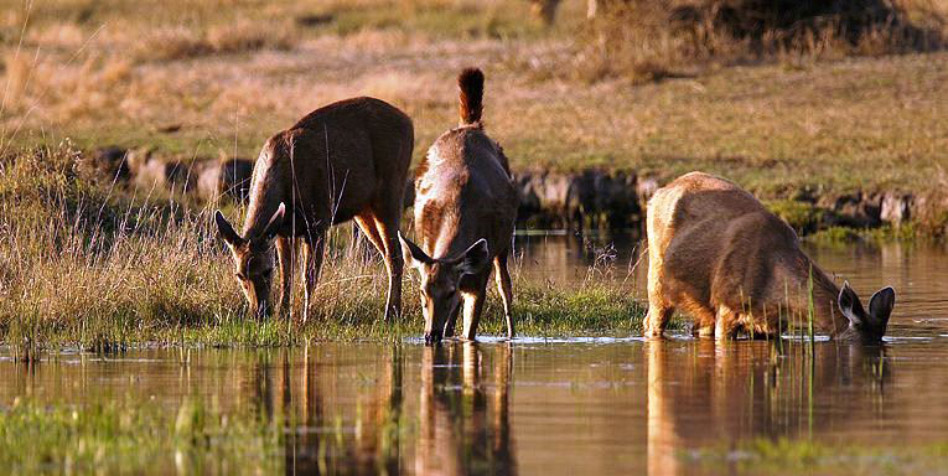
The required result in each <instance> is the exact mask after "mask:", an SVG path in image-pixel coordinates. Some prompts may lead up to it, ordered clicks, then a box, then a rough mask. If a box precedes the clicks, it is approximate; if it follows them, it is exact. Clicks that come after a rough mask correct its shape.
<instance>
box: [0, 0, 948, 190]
mask: <svg viewBox="0 0 948 476" xmlns="http://www.w3.org/2000/svg"><path fill="white" fill-rule="evenodd" d="M918 1H928V0H918ZM159 3H160V4H159ZM190 3H194V5H193V8H190V9H187V12H185V9H184V8H183V4H182V3H181V2H179V1H173V2H158V3H155V4H154V5H152V4H149V5H151V6H153V7H154V11H153V13H152V14H151V15H149V16H146V17H143V16H141V15H133V12H132V11H131V10H130V9H129V8H128V6H127V4H125V3H124V2H112V1H107V2H102V4H99V3H96V4H94V6H93V7H88V8H91V10H89V11H86V10H83V9H84V8H86V6H88V4H86V3H84V2H79V1H78V0H59V1H52V2H43V3H42V5H40V4H37V6H36V7H35V10H34V11H33V12H32V13H31V20H30V22H29V23H28V27H27V28H26V29H25V34H24V36H23V37H24V38H25V40H24V43H23V45H22V47H20V48H19V49H18V47H17V41H16V38H18V36H17V33H16V32H17V31H19V30H18V29H22V22H23V19H24V14H23V12H22V11H20V10H22V9H20V8H14V9H10V10H6V11H5V13H4V15H3V16H2V21H0V25H3V27H2V28H3V31H4V32H5V36H4V37H3V38H4V43H3V46H2V49H3V58H4V65H5V68H4V71H3V73H2V76H0V84H4V85H5V86H4V87H5V88H6V91H7V93H6V95H5V97H6V100H5V103H4V104H5V106H4V110H3V114H2V116H0V130H2V131H3V133H2V134H0V147H7V146H11V145H12V146H22V145H33V144H36V143H38V142H43V143H55V142H57V141H58V140H59V139H61V138H62V137H63V136H69V137H71V138H72V139H73V140H74V141H75V142H76V143H77V144H78V145H79V146H81V147H84V148H93V147H96V146H101V145H106V144H112V143H116V144H119V145H124V146H140V145H149V146H153V147H155V148H157V149H158V150H159V151H164V152H167V153H174V154H181V155H184V156H186V157H193V156H216V155H217V154H218V152H219V151H220V150H225V151H228V152H236V153H238V154H241V155H247V156H254V155H255V154H256V151H257V149H258V147H259V146H260V144H261V143H262V141H263V140H264V139H265V138H266V137H267V136H269V135H270V134H272V133H273V132H275V131H277V130H279V129H281V128H284V127H286V126H287V125H289V124H291V123H292V122H294V121H295V120H296V119H297V118H299V117H300V116H302V115H304V114H306V113H307V112H309V111H310V110H312V109H314V108H316V107H319V106H321V105H323V104H326V103H328V102H331V101H334V100H338V99H342V98H346V97H351V96H357V95H374V96H377V97H380V98H382V99H385V100H388V101H390V102H392V103H394V104H396V105H397V106H399V107H401V108H403V109H405V110H406V112H408V113H409V114H410V115H411V116H412V117H413V119H414V121H415V126H416V131H417V137H418V139H417V143H418V147H417V148H416V156H417V155H421V154H422V153H423V151H424V149H425V147H426V146H427V144H429V143H430V142H431V141H432V140H433V139H434V138H435V137H436V136H437V135H438V134H439V133H440V132H441V131H443V130H444V129H445V128H446V127H449V126H450V125H452V124H454V123H455V122H456V118H455V117H454V115H455V104H454V102H455V100H456V98H455V94H456V92H455V86H454V75H455V74H456V73H457V71H458V70H459V69H460V68H461V67H464V66H468V65H479V66H481V67H483V68H484V69H485V70H486V72H487V76H488V79H487V112H486V120H487V126H488V128H489V129H490V130H491V133H492V134H493V135H494V136H496V137H497V138H498V139H499V140H500V141H501V142H502V143H503V144H504V146H505V148H506V149H507V151H508V153H509V155H510V157H511V159H512V161H513V165H514V167H515V168H518V169H522V168H525V167H535V168H536V167H542V168H552V169H561V170H568V169H576V168H581V167H586V166H605V167H615V168H634V169H638V170H640V171H643V172H646V173H651V174H658V175H662V176H671V175H674V174H676V173H679V172H683V171H687V170H690V169H695V168H702V169H706V170H710V171H712V172H717V173H722V174H724V175H728V176H730V177H733V178H735V179H738V180H740V181H742V183H744V184H746V185H747V186H749V187H751V188H754V189H756V190H758V191H773V192H775V193H778V192H780V193H782V192H781V191H786V190H791V189H795V188H799V187H803V186H810V187H829V188H833V189H840V190H843V189H852V188H860V187H882V186H887V187H893V186H894V187H904V188H913V187H917V186H919V184H921V183H923V182H925V181H926V178H927V177H929V176H931V174H932V173H933V171H934V170H936V169H937V168H938V167H945V166H948V164H945V163H944V162H945V160H946V158H945V155H944V153H943V151H944V150H948V144H946V139H945V138H946V137H948V124H946V123H945V121H944V120H942V118H943V117H944V108H943V106H940V105H941V104H945V103H946V98H945V95H946V92H945V88H944V87H942V85H943V84H944V83H945V81H946V79H948V72H946V68H945V64H946V63H948V61H946V54H945V53H943V52H936V53H931V54H906V55H899V56H882V57H878V58H858V59H841V60H837V61H814V60H813V59H812V58H810V57H788V58H786V59H785V60H784V61H782V62H777V63H771V64H765V65H757V66H733V67H727V68H717V69H715V68H712V69H710V70H706V71H703V72H702V73H701V74H700V75H697V76H694V77H682V78H665V79H663V80H661V81H658V82H647V83H645V84H640V85H636V83H637V79H636V78H629V77H628V76H618V77H608V76H606V77H605V78H604V79H601V80H599V81H596V82H594V83H586V82H583V81H575V80H574V79H572V78H574V77H576V75H561V74H556V73H555V72H556V71H557V70H560V69H564V70H575V69H577V68H582V67H584V65H586V64H587V63H586V62H585V61H584V58H583V56H582V55H583V53H582V50H581V48H578V47H577V46H578V45H577V43H576V42H575V40H574V36H572V35H570V34H569V31H571V30H569V29H568V28H567V27H566V26H563V25H561V26H559V27H557V28H567V29H565V30H564V29H556V28H554V29H553V30H550V31H544V30H543V29H542V27H541V26H539V25H535V24H533V23H531V22H532V20H530V19H529V18H530V17H529V16H528V14H529V13H528V12H529V4H528V2H501V1H493V0H492V1H490V2H483V3H482V2H474V1H469V0H464V1H446V0H444V1H439V0H417V1H413V2H387V1H383V0H360V1H359V2H356V3H349V2H341V1H339V2H328V3H324V4H320V5H318V6H312V5H299V4H296V3H291V2H282V1H281V2H249V1H248V2H245V1H228V2H218V1H210V0H207V1H202V2H190ZM946 4H948V2H944V1H943V0H938V1H937V2H935V1H934V0H932V8H936V9H944V8H945V6H946ZM583 7H584V5H583V2H582V1H580V0H574V1H568V2H564V3H563V6H562V7H561V11H560V14H559V17H558V18H559V21H560V22H561V23H566V24H567V26H568V22H569V21H582V20H576V18H580V19H581V18H582V11H583ZM945 11H948V9H946V10H945ZM84 12H85V13H84ZM321 15H322V16H321ZM314 16H315V17H316V18H317V20H311V21H315V22H316V23H317V25H316V26H309V24H308V23H305V22H302V23H301V22H300V21H299V19H300V18H311V17H314ZM324 17H325V18H324ZM320 18H323V19H322V20H320ZM308 21H310V20H308ZM319 22H324V23H319ZM521 24H522V25H521ZM175 25H177V26H175ZM491 25H493V26H491ZM519 26H522V27H523V29H522V30H517V29H516V28H518V27H519ZM11 31H12V32H13V33H11ZM269 31H273V32H276V33H277V34H276V35H275V36H274V37H273V38H270V37H267V39H266V40H264V39H263V38H264V37H265V36H266V35H265V32H269ZM492 31H493V32H504V31H507V32H514V33H511V34H510V36H499V37H495V36H491V35H492V33H490V32H492ZM7 33H9V34H11V35H12V36H9V35H7ZM165 35H169V38H178V40H176V41H170V40H169V41H166V42H163V41H159V40H152V39H151V38H164V37H165ZM280 38H286V39H287V40H286V41H284V40H281V39H280ZM152 41H155V42H157V44H158V45H159V46H154V47H152V46H149V45H152V43H151V42H152ZM178 42H180V43H178ZM143 45H144V46H143ZM195 45H197V46H195ZM646 46H647V45H646ZM721 47H722V48H723V47H724V46H723V45H722V46H721ZM195 49H196V50H195ZM143 50H145V51H147V52H146V53H141V51H143ZM195 51H197V52H198V53H199V55H197V56H195V54H196V53H195ZM17 52H19V53H17ZM224 52H236V53H237V54H229V53H228V54H223V53H224ZM201 55H203V56H201ZM14 57H15V59H14ZM644 66H646V67H648V68H652V70H653V71H654V74H651V75H648V76H654V75H658V76H661V75H662V74H663V71H664V69H663V65H661V64H655V65H648V64H644ZM583 74H586V73H583ZM170 126H180V131H178V132H164V131H166V130H169V129H176V128H177V127H170Z"/></svg>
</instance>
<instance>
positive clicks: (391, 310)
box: [375, 201, 405, 322]
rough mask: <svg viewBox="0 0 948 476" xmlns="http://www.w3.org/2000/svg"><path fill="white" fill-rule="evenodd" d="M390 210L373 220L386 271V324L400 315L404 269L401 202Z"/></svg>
mask: <svg viewBox="0 0 948 476" xmlns="http://www.w3.org/2000/svg"><path fill="white" fill-rule="evenodd" d="M391 208H393V210H390V211H389V213H387V214H386V216H385V217H376V218H375V229H376V233H377V236H378V237H379V239H380V241H381V242H382V247H381V248H380V249H379V251H381V252H382V257H383V258H384V259H385V269H386V271H388V295H387V296H386V299H385V321H386V322H392V321H393V320H394V319H396V318H397V317H399V316H400V315H401V314H402V272H403V271H404V269H405V262H404V260H403V258H402V249H401V245H399V243H398V222H399V219H400V214H401V201H399V203H398V204H397V206H392V207H391Z"/></svg>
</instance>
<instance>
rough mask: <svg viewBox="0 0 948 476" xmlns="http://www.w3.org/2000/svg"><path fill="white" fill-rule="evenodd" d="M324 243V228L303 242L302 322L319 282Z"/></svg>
mask: <svg viewBox="0 0 948 476" xmlns="http://www.w3.org/2000/svg"><path fill="white" fill-rule="evenodd" d="M325 244H326V233H325V231H324V230H320V231H317V232H315V233H313V234H312V235H308V236H307V237H306V241H305V242H304V243H303V267H304V269H303V274H304V277H305V279H306V285H305V287H304V291H305V292H304V294H303V319H302V320H303V323H304V324H305V323H306V318H307V317H308V316H309V307H310V303H311V300H312V296H313V292H314V291H315V290H316V283H317V282H319V271H320V269H321V268H322V266H323V250H324V247H325Z"/></svg>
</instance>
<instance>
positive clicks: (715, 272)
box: [645, 172, 895, 344]
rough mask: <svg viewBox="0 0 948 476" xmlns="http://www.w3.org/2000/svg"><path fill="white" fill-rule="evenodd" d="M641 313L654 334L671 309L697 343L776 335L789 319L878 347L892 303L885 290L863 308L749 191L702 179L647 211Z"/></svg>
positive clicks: (665, 194)
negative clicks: (686, 319)
mask: <svg viewBox="0 0 948 476" xmlns="http://www.w3.org/2000/svg"><path fill="white" fill-rule="evenodd" d="M647 220H648V221H647V233H648V256H649V266H648V302H649V308H648V315H647V316H646V318H645V335H646V336H647V337H653V338H657V337H661V335H662V332H663V331H664V329H665V324H666V323H667V322H668V318H669V317H670V316H671V314H672V313H673V312H674V311H675V309H676V308H679V309H681V310H683V311H686V312H687V313H689V314H691V316H692V317H693V318H694V320H695V326H694V329H695V331H696V333H697V334H699V335H702V336H711V335H714V336H715V337H716V338H717V339H719V340H720V339H727V338H730V337H732V336H734V335H735V334H736V333H737V332H738V331H740V330H744V331H747V332H748V333H749V334H751V335H752V336H753V335H775V334H778V333H780V331H781V329H783V328H785V327H783V326H782V325H783V322H784V319H786V318H787V317H788V316H790V317H793V318H794V319H795V320H797V322H804V323H807V325H808V324H809V322H811V321H810V319H812V323H813V327H814V331H815V332H820V333H824V334H827V335H829V336H830V337H832V338H836V339H841V340H855V341H860V342H863V343H872V344H875V343H879V342H881V340H882V337H883V335H885V331H886V326H887V324H888V322H889V315H890V314H891V313H892V308H893V307H894V306H895V291H894V290H893V289H892V288H891V287H886V288H883V289H882V290H880V291H878V292H876V293H875V294H873V295H872V298H870V299H869V309H868V310H867V309H865V308H863V306H862V303H861V302H860V300H859V296H857V295H856V292H855V291H853V289H852V287H850V286H849V283H848V282H847V283H844V284H843V286H842V288H840V287H839V286H837V285H836V283H835V282H834V281H833V279H832V278H831V277H830V276H829V275H827V274H826V273H825V272H824V271H823V270H822V269H820V267H819V266H817V264H816V263H814V262H813V261H812V260H811V259H810V258H809V257H808V256H807V255H806V254H805V253H804V252H803V250H802V249H801V248H800V240H799V239H798V238H797V235H796V233H794V232H793V229H791V228H790V227H789V226H788V225H787V224H786V223H784V222H783V220H781V219H780V218H778V217H777V216H776V215H774V214H773V213H770V212H769V211H768V210H767V209H766V208H764V206H763V205H762V204H761V203H760V202H759V201H758V200H757V199H756V198H754V196H753V195H751V194H750V193H748V192H746V191H744V190H742V189H741V188H740V187H738V186H737V185H735V184H734V183H732V182H729V181H727V180H724V179H721V178H718V177H714V176H711V175H708V174H704V173H701V172H692V173H690V174H687V175H684V176H682V177H679V178H678V179H676V180H675V181H673V182H672V183H670V184H669V185H667V186H665V187H664V188H662V189H660V190H658V191H657V192H656V193H655V195H654V196H653V197H652V199H651V200H650V201H649V204H648V218H647Z"/></svg>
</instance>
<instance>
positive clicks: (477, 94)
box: [458, 68, 484, 126]
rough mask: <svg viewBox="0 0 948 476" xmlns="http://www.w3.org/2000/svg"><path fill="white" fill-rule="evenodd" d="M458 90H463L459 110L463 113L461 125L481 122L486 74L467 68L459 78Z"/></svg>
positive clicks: (476, 69)
mask: <svg viewBox="0 0 948 476" xmlns="http://www.w3.org/2000/svg"><path fill="white" fill-rule="evenodd" d="M458 89H460V90H461V93H460V102H459V104H458V109H459V110H460V113H461V125H462V126H466V125H470V124H475V123H477V122H480V120H481V113H482V112H483V111H484V73H482V72H481V70H480V69H478V68H466V69H465V70H464V71H461V74H460V75H459V76H458Z"/></svg>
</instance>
